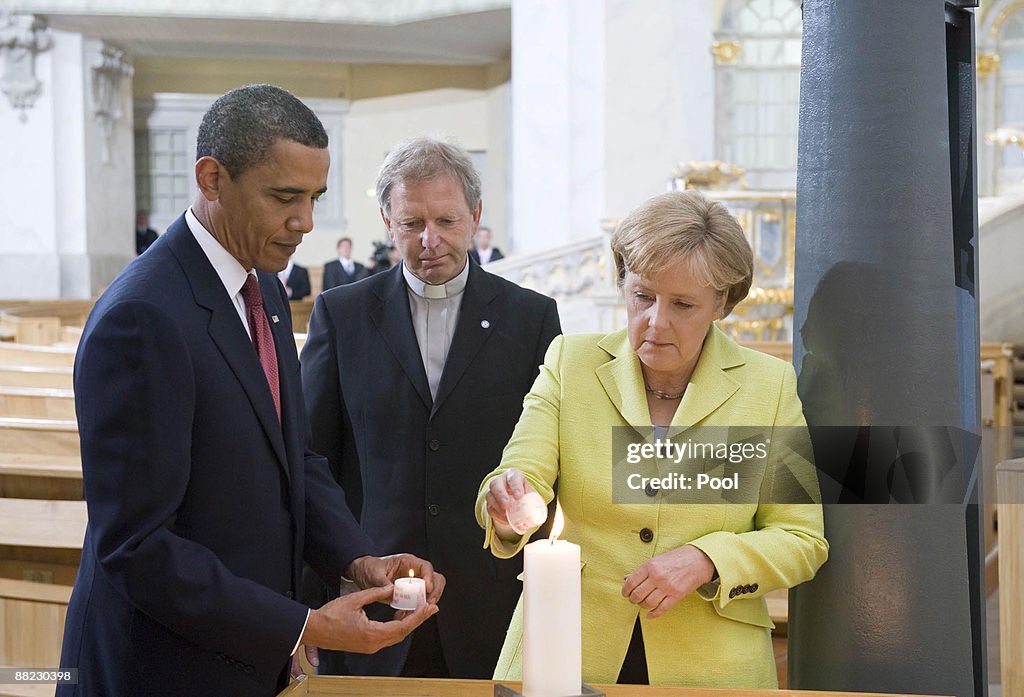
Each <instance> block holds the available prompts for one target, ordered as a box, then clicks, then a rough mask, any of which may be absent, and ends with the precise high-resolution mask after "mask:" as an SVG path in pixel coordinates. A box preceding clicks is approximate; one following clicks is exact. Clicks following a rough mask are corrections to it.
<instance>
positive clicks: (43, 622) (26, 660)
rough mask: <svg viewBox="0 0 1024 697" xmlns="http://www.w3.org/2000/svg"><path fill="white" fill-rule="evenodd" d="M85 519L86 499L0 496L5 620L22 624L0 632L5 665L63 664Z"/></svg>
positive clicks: (1, 611)
mask: <svg viewBox="0 0 1024 697" xmlns="http://www.w3.org/2000/svg"><path fill="white" fill-rule="evenodd" d="M86 520H87V514H86V508H85V502H84V501H36V500H27V499H23V500H12V499H3V498H0V625H2V626H3V627H8V628H16V629H17V631H3V632H0V665H3V666H18V667H35V668H54V667H56V666H57V665H58V663H59V659H60V646H61V641H62V639H63V633H64V618H65V616H66V615H67V605H68V600H69V598H70V597H71V586H72V584H73V583H74V577H75V574H76V573H77V569H78V565H79V563H80V562H81V551H82V540H83V538H84V535H85V525H86ZM9 687H12V686H0V694H29V695H31V694H53V692H52V690H53V688H52V686H50V692H49V693H44V692H38V691H37V692H32V691H28V692H25V691H21V692H13V691H9V690H7V688H9ZM36 687H41V686H36ZM19 689H21V688H19Z"/></svg>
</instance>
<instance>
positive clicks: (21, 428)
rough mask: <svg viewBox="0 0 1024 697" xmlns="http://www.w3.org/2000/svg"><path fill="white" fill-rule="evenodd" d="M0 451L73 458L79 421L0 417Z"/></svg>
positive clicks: (76, 450)
mask: <svg viewBox="0 0 1024 697" xmlns="http://www.w3.org/2000/svg"><path fill="white" fill-rule="evenodd" d="M0 453H22V454H26V455H67V456H73V457H76V456H78V454H79V441H78V424H77V423H76V422H75V421H73V420H63V419H62V420H58V419H20V418H14V417H0Z"/></svg>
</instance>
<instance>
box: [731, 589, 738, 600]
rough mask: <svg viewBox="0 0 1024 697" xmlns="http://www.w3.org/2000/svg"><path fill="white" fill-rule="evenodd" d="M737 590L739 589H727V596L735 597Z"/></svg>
mask: <svg viewBox="0 0 1024 697" xmlns="http://www.w3.org/2000/svg"><path fill="white" fill-rule="evenodd" d="M738 591H739V589H738V588H733V589H732V590H730V591H729V598H730V599H731V598H735V597H736V593H737V592H738Z"/></svg>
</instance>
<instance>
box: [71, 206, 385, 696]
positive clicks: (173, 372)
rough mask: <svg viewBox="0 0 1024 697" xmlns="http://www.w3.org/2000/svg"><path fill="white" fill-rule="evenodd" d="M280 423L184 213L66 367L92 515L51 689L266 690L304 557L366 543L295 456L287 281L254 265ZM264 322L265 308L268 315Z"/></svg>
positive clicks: (334, 563) (109, 296) (299, 439)
mask: <svg viewBox="0 0 1024 697" xmlns="http://www.w3.org/2000/svg"><path fill="white" fill-rule="evenodd" d="M259 280H260V288H261V290H262V292H263V297H264V302H265V309H266V313H267V316H268V318H270V327H271V330H272V331H273V334H274V341H275V343H276V346H277V360H278V366H279V372H280V387H281V408H282V422H278V418H277V414H276V413H275V409H274V403H273V399H272V397H271V394H270V389H269V386H268V384H267V380H266V378H265V377H264V373H263V370H262V368H261V367H260V363H259V359H258V357H257V355H256V352H255V349H254V347H253V345H252V343H251V341H250V340H249V338H248V336H247V334H246V332H245V329H244V327H243V326H242V323H241V321H240V319H239V316H238V313H237V312H236V310H235V307H234V305H233V304H232V302H231V299H230V298H229V297H228V294H227V292H226V291H225V289H224V286H223V284H222V283H221V281H220V279H219V277H218V276H217V274H216V272H215V271H214V269H213V266H212V265H211V264H210V262H209V261H208V259H207V258H206V255H205V254H204V253H203V251H202V249H201V248H200V246H199V245H198V244H197V242H196V241H195V239H194V237H193V236H192V233H191V232H190V231H189V229H188V226H187V224H186V223H185V219H184V216H182V217H181V218H179V219H178V220H177V221H176V222H175V223H174V224H173V225H171V227H170V228H169V229H168V232H167V233H166V234H165V235H163V236H162V237H161V238H160V239H159V241H158V242H157V243H156V244H154V245H153V246H152V247H151V248H150V249H149V251H148V252H147V253H146V254H145V255H143V256H141V257H139V258H138V259H137V260H135V261H134V262H133V263H131V264H130V265H129V266H128V267H127V269H126V270H125V271H124V272H123V273H122V274H121V275H120V276H119V277H118V278H117V279H115V280H114V282H113V283H112V284H111V285H110V288H109V289H108V290H107V291H106V292H105V293H104V294H103V296H102V297H101V298H100V299H99V300H98V301H97V303H96V307H95V308H94V309H93V312H92V314H91V315H90V317H89V321H88V322H87V324H86V327H85V330H84V332H83V335H82V339H81V343H80V345H79V349H78V355H77V358H76V362H75V397H76V411H77V415H78V425H79V432H80V434H81V446H82V470H83V477H84V482H85V498H86V503H87V505H88V510H89V525H88V528H87V531H86V536H85V543H84V546H83V549H82V563H81V567H80V569H79V572H78V578H77V580H76V582H75V588H74V592H73V593H72V596H71V602H70V605H69V607H68V614H67V622H66V625H65V635H64V646H63V652H62V656H61V667H62V668H78V669H79V684H78V685H77V687H71V686H63V687H60V688H58V690H57V695H58V696H59V697H70V696H71V695H80V696H82V697H93V696H95V697H100V696H103V697H122V696H127V695H132V696H135V695H138V696H143V695H145V696H146V697H151V696H157V695H185V694H191V695H218V696H219V697H225V696H228V695H232V696H234V695H237V696H238V697H242V696H243V695H245V696H252V695H266V696H269V695H272V694H274V693H275V692H276V690H277V689H278V688H279V687H280V686H281V680H282V671H284V669H285V667H286V665H287V664H288V661H289V656H290V653H291V650H292V648H293V646H294V644H295V641H296V639H297V638H298V636H299V633H300V631H301V630H302V626H303V623H304V621H305V618H306V612H307V608H306V606H304V605H302V604H300V603H299V602H297V601H296V600H294V599H293V598H294V592H295V589H296V587H297V582H298V574H299V572H300V568H301V562H302V559H303V557H305V559H307V560H308V561H309V562H310V563H311V564H312V565H313V566H314V568H316V569H317V570H318V572H319V573H321V574H322V575H324V577H325V578H327V579H333V580H338V579H340V576H341V573H342V570H343V569H344V568H345V566H346V565H347V564H348V563H349V561H351V560H352V559H354V558H355V557H357V556H361V555H364V554H370V553H372V549H371V547H372V545H371V543H370V541H369V540H368V538H367V537H366V536H365V535H364V534H363V532H362V531H361V530H360V529H359V526H358V524H357V523H356V522H355V520H354V518H353V517H352V515H351V513H350V512H349V510H348V508H347V507H346V505H345V500H344V493H343V492H342V491H341V489H340V488H339V487H338V485H337V483H336V482H335V481H334V480H333V478H332V477H331V474H330V472H329V470H328V468H327V463H326V462H325V460H324V459H323V458H321V457H319V456H317V455H315V454H313V453H311V452H310V451H308V450H306V448H305V444H306V435H307V433H308V429H307V424H306V417H305V411H304V409H303V398H302V391H301V383H300V375H299V363H298V359H297V356H296V352H295V343H294V339H293V336H292V323H291V318H290V316H289V310H288V302H287V300H286V299H285V297H284V289H283V287H282V286H281V284H280V282H279V281H278V279H277V278H276V275H274V274H260V277H259ZM275 318H276V320H275Z"/></svg>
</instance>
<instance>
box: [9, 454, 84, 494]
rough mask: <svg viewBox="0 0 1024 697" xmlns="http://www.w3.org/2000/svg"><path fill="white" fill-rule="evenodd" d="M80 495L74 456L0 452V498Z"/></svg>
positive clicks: (79, 470) (77, 461)
mask: <svg viewBox="0 0 1024 697" xmlns="http://www.w3.org/2000/svg"><path fill="white" fill-rule="evenodd" d="M84 495H85V492H84V490H83V488H82V461H81V459H80V458H79V457H78V456H77V455H74V456H72V455H46V454H27V453H8V452H3V453H0V497H4V498H11V499H50V500H55V501H81V500H82V498H83V497H84Z"/></svg>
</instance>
